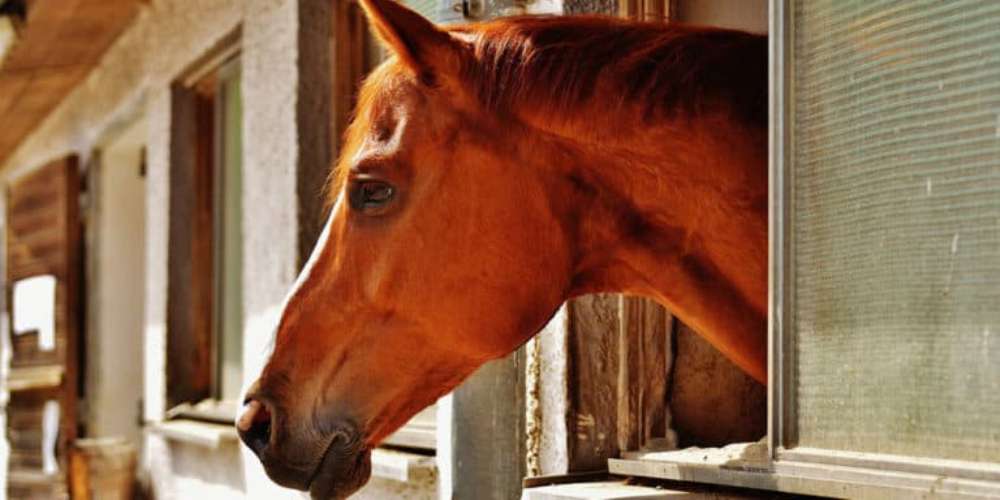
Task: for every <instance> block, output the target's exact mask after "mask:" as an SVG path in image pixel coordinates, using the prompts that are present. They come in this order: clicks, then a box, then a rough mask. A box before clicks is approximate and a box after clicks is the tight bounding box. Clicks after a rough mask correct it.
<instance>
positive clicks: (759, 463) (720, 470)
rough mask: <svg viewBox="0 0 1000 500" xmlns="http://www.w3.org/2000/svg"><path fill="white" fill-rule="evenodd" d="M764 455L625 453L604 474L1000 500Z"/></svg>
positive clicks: (990, 484)
mask: <svg viewBox="0 0 1000 500" xmlns="http://www.w3.org/2000/svg"><path fill="white" fill-rule="evenodd" d="M766 452H767V447H766V445H765V444H764V442H763V441H761V442H758V443H742V444H736V445H729V446H726V447H724V448H704V449H699V448H691V449H686V450H677V451H669V452H647V453H626V454H625V457H624V458H621V459H610V460H608V469H609V471H610V472H611V473H612V474H615V475H619V476H634V477H645V478H654V479H662V480H668V481H685V482H693V483H703V484H712V485H720V486H731V487H736V488H749V489H753V490H762V491H777V492H782V493H791V494H796V495H815V496H822V497H835V498H857V497H865V498H913V497H920V496H941V497H947V498H981V497H984V496H985V497H1000V481H993V480H983V479H979V478H976V479H970V478H960V477H952V476H949V475H947V474H940V473H933V472H930V471H926V470H910V471H907V470H900V468H899V467H898V466H897V465H896V464H892V465H883V466H880V467H872V466H871V465H868V466H858V465H856V464H852V465H848V464H834V463H822V462H806V461H803V460H801V459H796V457H788V458H782V456H781V455H779V459H778V460H777V461H774V462H772V461H770V460H769V459H768V458H767V453H766ZM789 458H791V459H789Z"/></svg>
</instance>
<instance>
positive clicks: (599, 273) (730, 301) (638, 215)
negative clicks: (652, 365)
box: [563, 119, 767, 380]
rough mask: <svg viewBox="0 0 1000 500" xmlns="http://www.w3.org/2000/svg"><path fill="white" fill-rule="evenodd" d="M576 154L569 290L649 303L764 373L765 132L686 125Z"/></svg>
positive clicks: (724, 124) (570, 174) (570, 176)
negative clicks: (574, 246) (574, 250)
mask: <svg viewBox="0 0 1000 500" xmlns="http://www.w3.org/2000/svg"><path fill="white" fill-rule="evenodd" d="M683 125H684V126H682V127H681V126H678V124H665V125H663V126H660V127H652V128H649V129H646V130H643V131H637V132H635V133H634V134H631V136H630V135H629V134H624V135H617V136H615V137H613V138H611V139H610V140H611V141H613V142H605V143H603V144H595V145H593V147H588V148H581V149H580V150H579V152H578V153H577V154H576V155H575V158H576V159H577V161H574V162H570V163H571V166H570V167H569V168H568V170H565V171H564V172H563V175H564V176H565V177H566V179H567V180H568V183H567V186H568V187H567V189H568V190H569V193H570V197H569V198H568V199H570V200H571V201H570V202H569V203H571V204H572V205H573V206H575V207H577V208H576V209H572V208H569V209H567V210H568V211H569V212H572V217H574V218H575V219H574V221H572V222H571V224H573V225H575V227H574V230H575V231H576V234H577V235H578V244H579V247H580V248H579V250H580V251H579V253H578V255H579V261H578V262H577V263H576V266H577V269H576V271H577V274H576V279H575V282H574V285H573V286H574V290H572V292H571V293H573V294H578V293H588V292H597V291H604V292H626V293H634V294H639V295H646V296H650V297H653V298H654V299H656V300H658V301H659V302H661V303H662V304H664V305H666V306H667V307H669V308H670V309H671V310H672V311H673V312H674V313H675V314H676V315H677V316H678V317H680V318H681V319H682V320H683V321H685V322H686V323H688V324H689V325H691V326H693V327H694V328H695V329H696V330H698V331H699V332H701V333H702V335H704V336H705V337H706V338H707V339H708V340H709V341H710V342H712V343H714V344H715V345H716V347H718V348H719V349H720V350H721V351H723V353H725V354H727V355H728V356H729V357H730V359H732V360H733V361H734V362H736V363H737V364H738V365H739V366H741V367H743V368H744V369H745V370H746V371H747V372H749V373H750V374H751V375H753V376H755V377H757V378H758V379H759V380H763V378H764V377H765V374H766V370H765V367H764V365H765V364H766V354H765V346H766V334H765V325H766V305H767V267H766V259H767V248H766V244H767V174H766V146H765V140H764V139H765V138H764V131H763V130H762V129H761V130H757V129H754V128H752V127H744V126H740V125H738V124H736V123H731V122H728V121H726V120H708V119H703V120H697V119H693V120H690V121H688V122H685V124H683Z"/></svg>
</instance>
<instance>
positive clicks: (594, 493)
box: [521, 481, 728, 500]
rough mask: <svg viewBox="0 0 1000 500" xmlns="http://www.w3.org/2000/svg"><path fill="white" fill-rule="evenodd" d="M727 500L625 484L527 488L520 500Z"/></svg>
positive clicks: (560, 485) (609, 482) (700, 493)
mask: <svg viewBox="0 0 1000 500" xmlns="http://www.w3.org/2000/svg"><path fill="white" fill-rule="evenodd" d="M709 498H712V499H715V498H728V497H725V496H716V495H714V494H705V493H702V492H690V491H679V490H667V489H661V488H656V487H653V486H638V485H631V484H626V483H625V481H597V482H593V483H568V484H557V485H552V486H541V487H538V488H526V489H525V490H524V493H523V495H522V496H521V500H599V499H600V500H603V499H608V500H612V499H614V500H625V499H642V500H680V499H709Z"/></svg>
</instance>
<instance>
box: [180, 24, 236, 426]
mask: <svg viewBox="0 0 1000 500" xmlns="http://www.w3.org/2000/svg"><path fill="white" fill-rule="evenodd" d="M239 38H240V32H239V30H237V31H235V32H233V33H231V34H230V35H228V36H226V37H224V38H223V40H221V41H220V42H219V44H217V46H216V47H215V48H213V49H212V50H210V51H209V52H208V54H207V55H206V56H205V57H203V58H201V59H200V60H199V61H196V62H195V64H193V65H192V67H191V68H192V69H189V70H188V71H185V72H184V73H183V76H182V77H181V78H179V79H178V80H177V81H176V82H175V83H174V85H173V87H172V94H173V95H172V100H173V103H172V108H173V112H172V114H171V115H172V116H171V186H170V229H169V254H170V255H169V257H168V260H169V263H168V291H167V294H168V297H169V298H170V299H169V300H168V315H167V405H168V408H170V409H169V410H168V411H167V412H166V415H164V416H165V418H167V419H174V418H188V419H193V420H200V421H205V422H213V423H221V424H227V425H228V424H232V423H233V419H234V415H235V414H236V410H237V408H238V407H239V401H237V398H238V396H237V397H234V396H233V395H231V394H230V395H228V396H229V397H228V398H227V397H226V396H227V395H226V394H223V387H222V376H223V375H222V371H223V368H222V365H223V363H222V359H221V358H222V355H223V349H224V344H227V342H226V338H225V335H224V332H225V329H224V328H223V327H222V318H221V315H222V314H224V312H223V311H222V309H221V306H220V304H222V302H223V297H222V293H223V291H222V286H221V280H222V279H223V277H222V276H220V274H219V271H220V270H222V269H223V266H222V252H223V251H224V249H223V248H222V247H221V244H222V243H223V240H224V239H225V238H223V236H224V234H223V233H222V222H223V220H222V217H223V214H222V209H223V204H224V201H225V200H224V197H223V196H224V193H223V189H225V180H224V175H223V173H224V170H225V164H224V160H225V158H224V153H223V148H224V147H225V145H224V144H223V141H224V139H225V137H224V131H223V127H224V123H223V121H224V120H225V119H226V117H225V116H224V115H225V108H224V106H225V103H224V102H223V100H224V99H225V90H224V85H225V82H226V81H228V80H231V79H233V78H239V75H240V66H239V65H240V63H239V52H240V51H239V44H238V43H237V42H238V40H239ZM240 133H242V130H241V131H240ZM238 251H240V252H242V248H240V249H238ZM239 316H240V318H241V320H242V313H240V314H239ZM238 331H240V332H241V331H242V327H240V328H239V329H238ZM240 337H241V338H240V339H238V340H237V342H238V343H239V347H240V349H242V333H241V334H240ZM230 343H231V342H230ZM236 385H237V386H241V385H242V380H240V381H237V384H236Z"/></svg>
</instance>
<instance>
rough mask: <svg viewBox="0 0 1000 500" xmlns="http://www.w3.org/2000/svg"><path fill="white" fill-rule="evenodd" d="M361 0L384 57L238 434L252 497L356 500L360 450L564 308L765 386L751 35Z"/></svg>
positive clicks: (762, 196)
mask: <svg viewBox="0 0 1000 500" xmlns="http://www.w3.org/2000/svg"><path fill="white" fill-rule="evenodd" d="M361 6H362V8H363V9H364V12H365V14H366V17H367V19H368V22H369V24H370V26H371V27H372V29H373V31H374V33H375V34H376V35H377V37H378V38H379V40H381V43H382V44H383V45H384V46H385V47H386V48H387V49H388V51H389V52H390V53H391V54H392V55H393V56H392V57H391V58H390V59H389V60H388V61H386V62H385V63H384V64H382V65H381V66H380V67H378V68H377V69H376V70H374V71H373V72H372V74H371V75H369V77H368V78H367V79H366V81H365V82H364V84H363V85H362V88H361V90H360V92H359V97H358V104H357V107H356V111H355V114H354V117H353V118H352V122H351V124H350V126H349V128H348V130H347V131H346V134H345V137H344V143H343V147H342V149H341V154H340V156H339V158H338V160H337V162H336V164H335V166H334V169H333V172H334V173H333V174H332V175H331V178H330V181H329V186H328V189H329V192H330V193H331V196H330V198H331V208H330V209H329V210H330V215H329V218H328V220H327V222H326V224H325V227H324V229H323V231H322V234H321V235H320V237H319V240H318V242H317V244H316V246H315V249H314V251H313V253H312V255H311V257H310V258H309V260H308V261H307V263H306V264H305V266H304V268H303V270H302V272H301V274H300V276H299V277H298V279H297V281H296V283H295V284H294V286H293V289H292V291H291V292H290V295H289V297H288V299H287V301H286V303H285V305H284V307H283V310H282V313H281V316H280V320H279V322H278V326H277V327H276V330H275V332H274V337H273V341H272V345H271V346H270V354H269V357H268V360H267V363H266V364H265V366H264V368H263V369H262V371H261V374H260V376H259V378H258V379H257V380H256V381H255V382H254V383H253V384H251V385H250V387H249V388H248V390H247V392H246V399H245V403H244V407H243V409H242V410H241V414H240V415H239V417H238V419H237V428H238V432H239V435H240V437H241V439H242V440H243V441H244V443H245V444H246V445H247V446H248V447H249V448H250V449H251V450H253V452H254V453H255V454H256V455H257V456H258V457H259V459H260V460H261V462H262V463H263V466H264V468H265V470H266V472H267V474H268V475H269V477H270V478H271V479H272V480H273V481H275V482H276V483H278V484H280V485H283V486H286V487H291V488H296V489H300V490H306V491H309V492H310V494H311V496H312V497H313V498H341V497H344V496H347V495H349V494H351V493H352V492H354V491H356V490H357V489H358V488H360V487H361V486H363V485H364V484H365V482H366V481H367V479H368V477H369V475H370V468H371V462H370V461H371V458H370V457H371V450H372V449H373V448H374V447H375V446H377V445H378V444H379V443H380V441H381V440H382V439H383V438H385V437H386V436H388V435H389V434H390V433H392V432H393V431H394V430H396V429H397V428H399V427H400V426H401V425H403V424H404V423H405V422H406V421H407V420H408V419H409V418H410V417H411V416H413V415H414V414H416V413H417V412H418V411H419V410H421V409H423V408H425V407H427V406H428V405H430V404H432V403H434V402H435V401H436V400H437V399H438V398H439V397H440V396H442V395H444V394H446V393H447V392H449V391H450V390H452V389H453V388H455V387H456V386H457V385H458V384H459V383H460V382H462V380H463V379H465V378H466V377H468V376H469V375H470V374H472V373H473V372H474V371H475V370H476V369H477V368H478V367H479V366H481V365H482V364H484V363H486V362H487V361H490V360H493V359H497V358H500V357H502V356H504V355H506V354H508V353H510V352H512V351H513V350H515V349H516V348H517V347H518V346H520V345H521V344H523V343H524V342H525V341H527V340H528V339H529V338H530V337H531V336H533V335H534V334H535V333H537V332H538V331H539V330H540V329H541V328H542V327H543V326H544V325H545V324H546V323H547V322H548V320H549V319H550V318H551V317H552V316H553V314H554V313H555V311H556V310H557V309H558V307H559V306H560V304H562V303H563V302H564V301H566V300H567V299H569V298H571V297H574V296H578V295H581V294H588V293H596V292H620V293H626V294H634V295H642V296H648V297H652V298H653V299H655V300H656V301H658V302H659V303H660V304H663V305H664V306H666V307H667V308H668V309H670V310H671V312H672V313H673V314H674V315H676V316H677V317H678V318H680V319H681V320H683V321H684V322H685V323H687V324H688V325H690V326H691V327H692V328H693V329H695V330H696V331H697V332H698V333H699V334H700V335H702V336H703V337H704V338H706V339H707V340H708V341H709V342H710V343H712V344H713V345H714V346H715V347H716V348H717V349H719V350H720V351H721V352H722V353H723V354H724V355H725V356H726V357H728V358H729V359H730V360H732V361H733V362H734V363H735V364H736V365H737V366H738V367H740V368H741V369H742V370H744V371H746V372H747V373H748V374H749V375H751V376H752V377H754V378H756V379H757V380H758V381H760V382H763V383H766V379H767V369H766V365H767V354H766V345H767V333H766V331H767V300H768V299H767V279H768V268H767V234H768V225H767V224H768V223H767V207H768V175H767V168H766V167H767V138H766V136H767V133H766V131H767V127H766V122H767V44H766V37H764V36H759V35H752V34H748V33H742V32H737V31H729V30H722V29H714V28H707V27H694V26H685V25H677V24H671V23H653V22H646V23H640V22H631V21H625V20H620V19H615V18H610V17H607V18H606V17H533V16H527V17H517V18H507V19H502V20H498V21H490V22H485V23H480V24H471V25H466V26H457V27H447V28H442V27H438V26H436V25H434V24H433V23H431V22H430V21H428V20H426V19H424V18H423V17H421V16H420V15H419V14H417V13H415V12H413V11H411V10H409V9H407V8H406V7H404V6H402V5H400V4H399V3H396V2H395V1H393V0H361Z"/></svg>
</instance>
